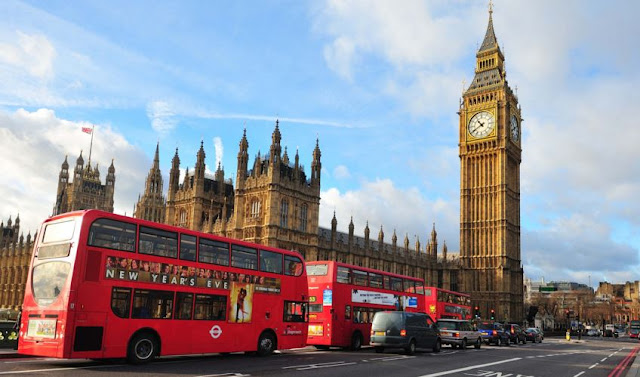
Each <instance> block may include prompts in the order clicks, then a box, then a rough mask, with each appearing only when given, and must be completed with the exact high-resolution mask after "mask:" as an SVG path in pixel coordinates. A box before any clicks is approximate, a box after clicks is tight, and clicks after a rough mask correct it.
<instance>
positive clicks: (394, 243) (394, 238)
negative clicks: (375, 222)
mask: <svg viewBox="0 0 640 377" xmlns="http://www.w3.org/2000/svg"><path fill="white" fill-rule="evenodd" d="M391 246H393V248H394V249H395V248H396V247H397V246H398V236H397V235H396V230H395V229H394V230H393V235H392V236H391Z"/></svg>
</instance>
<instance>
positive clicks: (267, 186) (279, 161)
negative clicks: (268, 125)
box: [216, 121, 321, 260]
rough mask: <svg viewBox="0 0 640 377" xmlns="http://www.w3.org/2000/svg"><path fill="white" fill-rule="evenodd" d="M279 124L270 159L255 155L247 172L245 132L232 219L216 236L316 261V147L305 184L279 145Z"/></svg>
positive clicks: (296, 165)
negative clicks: (271, 247) (297, 252)
mask: <svg viewBox="0 0 640 377" xmlns="http://www.w3.org/2000/svg"><path fill="white" fill-rule="evenodd" d="M281 138H282V137H281V134H280V128H279V122H278V121H276V126H275V129H274V131H273V134H272V136H271V146H270V148H269V154H267V155H265V156H264V157H263V156H261V155H260V153H258V155H257V156H256V159H255V161H254V163H253V167H252V169H249V168H248V167H249V152H248V150H249V143H248V142H247V134H246V130H245V131H244V134H243V135H242V139H241V140H240V148H239V151H238V171H237V175H236V190H235V204H234V206H233V207H234V208H235V211H234V216H233V218H232V219H230V221H229V223H228V224H227V225H226V226H225V228H224V229H219V228H216V233H222V234H225V235H227V236H229V237H233V238H238V239H242V240H245V241H250V242H255V243H260V244H263V245H269V246H273V247H278V248H282V249H295V250H297V251H299V252H300V253H302V255H303V256H304V258H305V260H315V259H316V258H317V249H318V218H319V211H320V170H321V163H320V155H321V153H320V147H319V145H318V141H317V140H316V147H315V149H314V150H313V154H312V156H313V160H312V163H311V178H309V179H307V176H306V174H305V172H304V167H303V166H301V165H300V156H299V155H298V151H296V155H295V159H294V161H293V162H291V161H290V160H289V155H288V152H287V149H286V147H285V149H284V153H283V151H282V146H281V145H280V141H281Z"/></svg>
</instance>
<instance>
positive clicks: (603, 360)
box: [600, 357, 608, 363]
mask: <svg viewBox="0 0 640 377" xmlns="http://www.w3.org/2000/svg"><path fill="white" fill-rule="evenodd" d="M607 359H608V357H605V358H604V359H602V360H600V362H601V363H604V362H605V361H606V360H607Z"/></svg>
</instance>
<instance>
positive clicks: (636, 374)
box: [627, 354, 640, 377]
mask: <svg viewBox="0 0 640 377" xmlns="http://www.w3.org/2000/svg"><path fill="white" fill-rule="evenodd" d="M635 358H636V359H635V360H634V361H633V364H631V366H630V367H629V371H628V372H627V377H640V358H638V354H636V356H635Z"/></svg>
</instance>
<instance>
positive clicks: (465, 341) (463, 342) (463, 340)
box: [460, 339, 467, 350]
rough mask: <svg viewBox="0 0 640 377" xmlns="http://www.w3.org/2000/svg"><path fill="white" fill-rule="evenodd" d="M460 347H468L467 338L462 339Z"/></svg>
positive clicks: (464, 348)
mask: <svg viewBox="0 0 640 377" xmlns="http://www.w3.org/2000/svg"><path fill="white" fill-rule="evenodd" d="M460 348H462V349H463V350H466V349H467V340H466V339H462V343H460Z"/></svg>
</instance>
